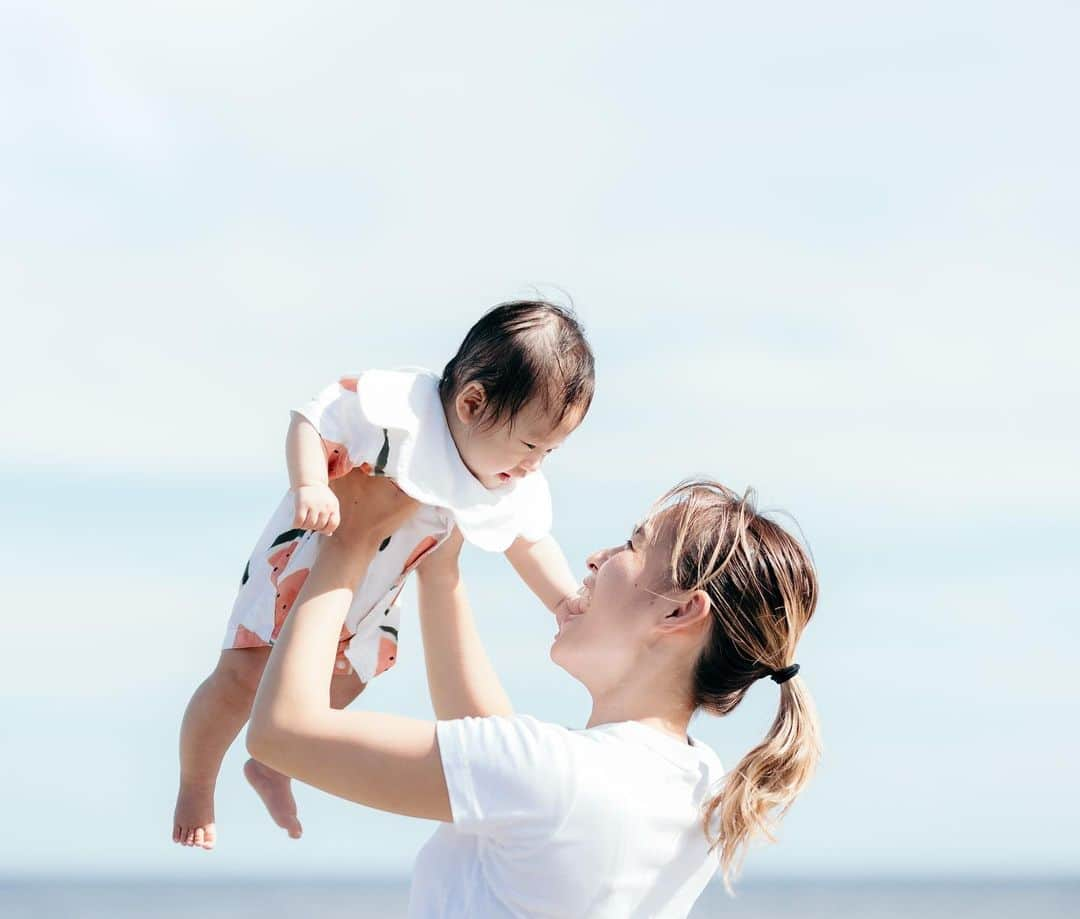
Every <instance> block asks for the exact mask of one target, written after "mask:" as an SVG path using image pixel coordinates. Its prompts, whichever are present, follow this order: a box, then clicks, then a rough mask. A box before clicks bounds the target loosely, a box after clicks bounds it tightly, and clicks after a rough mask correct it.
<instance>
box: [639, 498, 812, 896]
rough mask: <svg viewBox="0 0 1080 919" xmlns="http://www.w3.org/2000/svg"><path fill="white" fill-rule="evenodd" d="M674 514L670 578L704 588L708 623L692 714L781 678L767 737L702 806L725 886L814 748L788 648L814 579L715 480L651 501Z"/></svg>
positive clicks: (776, 816)
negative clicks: (766, 679)
mask: <svg viewBox="0 0 1080 919" xmlns="http://www.w3.org/2000/svg"><path fill="white" fill-rule="evenodd" d="M665 506H669V507H671V508H672V510H673V511H674V514H673V524H672V525H673V535H674V540H673V546H672V552H671V579H672V583H673V586H674V587H675V588H676V589H677V590H681V591H694V590H703V591H705V593H706V594H707V595H708V597H709V603H710V610H711V616H712V625H711V628H710V631H709V637H708V639H707V640H706V642H705V647H704V648H703V650H702V652H701V656H700V657H699V659H698V661H697V663H696V666H695V668H694V675H693V686H692V689H691V692H692V702H693V706H694V708H695V709H704V710H705V711H707V712H710V713H712V714H714V715H726V714H728V713H729V712H731V711H732V710H733V709H734V708H735V707H736V706H737V705H738V704H739V703H740V702H741V701H742V700H743V698H744V697H745V695H746V693H747V691H748V690H749V688H750V687H751V686H752V685H753V684H754V683H755V682H757V681H758V680H759V679H761V678H762V677H767V676H771V677H773V678H774V680H775V681H776V682H777V683H780V684H781V685H780V706H779V710H778V711H777V714H776V718H775V719H774V720H773V723H772V727H771V728H770V729H769V733H768V734H767V735H766V737H765V740H763V741H762V742H761V743H760V744H758V745H757V746H756V747H754V749H753V750H751V751H750V752H749V753H747V754H746V756H744V757H743V759H742V761H741V762H740V763H739V765H738V766H736V767H735V769H734V770H732V771H731V772H729V773H728V774H727V775H726V776H725V778H724V780H723V783H722V786H721V788H720V790H719V792H718V794H717V795H716V796H715V797H714V798H712V799H711V800H709V801H708V803H707V804H706V806H705V809H704V827H705V835H706V838H707V839H708V841H709V845H710V848H711V849H712V850H716V849H719V851H720V863H721V866H722V868H723V875H724V885H725V886H726V887H727V888H728V890H729V891H730V890H731V882H732V881H733V880H734V878H735V876H736V875H737V874H738V871H739V868H740V866H741V864H742V860H743V857H744V856H745V854H746V849H747V847H748V846H749V844H750V843H751V842H752V841H753V840H754V839H755V838H757V837H759V836H760V837H764V838H765V839H768V840H769V841H773V831H774V830H775V828H776V824H777V823H778V821H779V820H780V818H781V817H782V816H783V815H784V813H785V812H786V811H787V809H788V808H789V807H790V806H791V804H792V802H793V801H794V800H795V798H796V796H797V795H798V794H799V792H800V791H802V789H803V787H804V786H805V785H806V783H807V782H808V781H809V780H810V777H811V775H812V774H813V772H814V767H815V766H816V764H817V761H818V758H819V756H820V754H821V740H820V734H819V729H818V719H817V714H816V712H815V710H814V704H813V701H812V700H811V698H810V692H809V690H808V689H807V687H806V685H805V683H804V682H803V680H802V679H801V678H800V677H798V676H796V675H795V674H796V673H797V672H798V667H796V666H794V663H795V649H796V645H797V644H798V641H799V638H800V637H801V635H802V632H803V629H804V628H805V627H806V624H807V623H808V622H809V621H810V617H811V616H812V615H813V613H814V609H815V607H816V606H817V591H818V587H817V575H816V573H815V571H814V566H813V562H812V561H811V560H810V557H809V555H808V553H807V552H806V551H805V549H804V548H803V547H802V546H801V545H800V544H799V542H798V541H797V540H796V539H795V538H794V537H793V536H791V534H790V533H788V532H787V531H786V530H784V529H783V528H782V527H781V526H780V525H779V524H777V523H774V522H773V521H771V520H769V519H767V518H766V517H763V516H761V515H760V514H758V513H757V512H756V511H755V510H754V507H753V505H752V496H751V495H749V494H748V495H746V496H741V497H740V496H739V495H737V494H736V493H735V492H733V491H731V490H730V489H728V488H725V487H724V486H723V485H720V484H719V483H717V482H711V481H707V480H696V481H689V482H684V483H682V484H680V485H678V486H676V487H675V488H674V489H672V490H671V491H670V492H668V493H667V494H666V495H665V496H664V497H663V498H661V499H660V501H659V502H658V505H657V507H658V510H659V509H662V508H663V507H665Z"/></svg>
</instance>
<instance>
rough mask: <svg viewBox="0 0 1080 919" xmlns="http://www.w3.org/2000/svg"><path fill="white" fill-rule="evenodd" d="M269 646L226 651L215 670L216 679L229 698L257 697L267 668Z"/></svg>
mask: <svg viewBox="0 0 1080 919" xmlns="http://www.w3.org/2000/svg"><path fill="white" fill-rule="evenodd" d="M269 652H270V649H269V648H237V649H233V650H231V651H225V652H223V653H222V655H221V659H220V660H219V661H218V665H217V668H216V669H215V670H214V679H215V681H216V682H217V683H218V684H219V685H220V687H221V690H222V692H224V693H225V694H226V695H228V696H229V698H236V699H247V698H251V699H254V698H255V692H256V690H258V688H259V680H260V679H261V678H262V674H263V670H264V669H265V668H266V659H267V657H268V656H269Z"/></svg>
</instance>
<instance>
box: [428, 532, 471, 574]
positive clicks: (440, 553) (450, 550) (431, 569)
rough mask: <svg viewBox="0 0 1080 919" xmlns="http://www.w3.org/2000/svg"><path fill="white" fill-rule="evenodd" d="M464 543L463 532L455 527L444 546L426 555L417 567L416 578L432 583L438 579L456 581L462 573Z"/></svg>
mask: <svg viewBox="0 0 1080 919" xmlns="http://www.w3.org/2000/svg"><path fill="white" fill-rule="evenodd" d="M464 542H465V540H464V538H463V537H462V535H461V530H459V529H458V528H457V527H454V531H453V532H452V533H451V534H450V535H449V536H448V537H447V538H446V540H444V541H443V544H442V545H441V546H439V548H437V549H436V550H435V551H434V552H429V553H428V554H427V555H425V556H424V558H423V559H422V560H421V562H420V564H419V565H417V567H416V577H417V578H418V579H419V580H421V581H432V580H434V579H436V578H450V579H456V578H457V577H458V575H459V572H460V569H459V563H460V560H461V547H462V545H463V544H464Z"/></svg>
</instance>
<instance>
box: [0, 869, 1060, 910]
mask: <svg viewBox="0 0 1080 919" xmlns="http://www.w3.org/2000/svg"><path fill="white" fill-rule="evenodd" d="M408 893H409V891H408V882H407V881H393V882H384V881H373V882H364V883H339V882H317V883H316V882H308V883H285V882H280V881H271V880H267V881H261V882H260V881H251V880H244V881H237V882H232V883H217V882H215V883H212V884H208V883H192V884H184V883H179V882H177V881H175V880H168V881H157V882H153V881H146V880H132V881H130V882H126V881H122V880H114V881H108V882H105V881H101V882H88V881H82V880H80V881H74V880H65V879H63V878H56V879H51V880H48V879H39V880H34V881H22V880H17V879H8V880H4V881H0V917H3V919H52V917H65V919H66V917H73V919H74V917H78V919H134V917H157V916H161V917H168V919H181V917H183V919H190V917H192V916H196V917H198V919H247V917H250V919H292V917H303V919H387V917H394V916H403V915H404V914H405V909H406V905H407V903H408ZM691 916H693V917H695V919H699V917H708V916H724V917H732V919H779V917H799V919H848V917H851V919H855V917H859V919H901V917H903V919H912V917H917V919H962V917H967V916H972V917H979V919H1051V917H1054V919H1066V917H1067V919H1077V917H1080V879H1077V880H1074V881H1020V882H1002V881H956V882H947V881H919V880H911V881H907V882H898V881H889V882H867V881H851V882H844V881H834V880H829V881H821V882H813V883H811V882H802V881H800V882H790V881H777V882H763V881H757V882H754V883H750V882H748V883H746V884H743V885H741V886H740V887H739V889H738V896H737V897H736V898H735V899H731V898H730V897H728V896H727V895H726V894H725V893H724V891H723V889H722V888H721V887H719V886H718V885H713V886H710V887H709V888H708V889H707V890H706V892H705V893H704V894H703V895H702V897H701V899H700V900H698V903H697V905H696V907H695V909H694V911H693V912H692V913H691ZM477 919H483V917H477Z"/></svg>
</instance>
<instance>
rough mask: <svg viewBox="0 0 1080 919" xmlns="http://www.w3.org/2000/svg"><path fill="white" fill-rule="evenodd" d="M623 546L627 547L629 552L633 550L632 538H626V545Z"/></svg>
mask: <svg viewBox="0 0 1080 919" xmlns="http://www.w3.org/2000/svg"><path fill="white" fill-rule="evenodd" d="M625 548H627V549H629V550H630V551H631V552H633V551H634V540H632V539H628V540H626V546H625Z"/></svg>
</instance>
